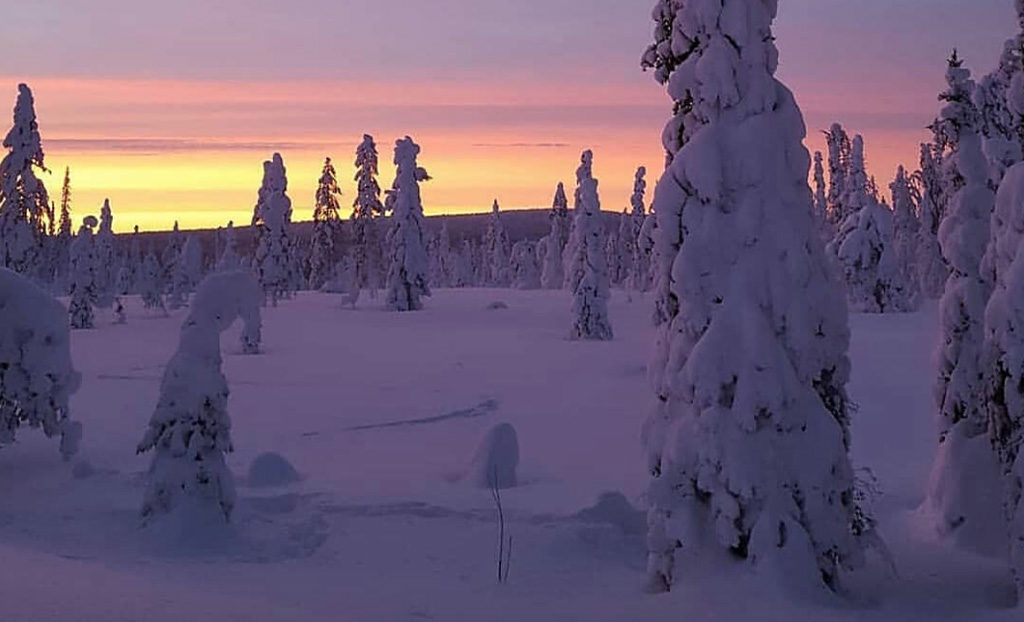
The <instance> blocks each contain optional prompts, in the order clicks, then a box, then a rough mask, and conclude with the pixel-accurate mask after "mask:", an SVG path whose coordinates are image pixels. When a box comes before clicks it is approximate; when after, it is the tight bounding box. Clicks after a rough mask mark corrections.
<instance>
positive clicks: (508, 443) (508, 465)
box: [467, 423, 519, 488]
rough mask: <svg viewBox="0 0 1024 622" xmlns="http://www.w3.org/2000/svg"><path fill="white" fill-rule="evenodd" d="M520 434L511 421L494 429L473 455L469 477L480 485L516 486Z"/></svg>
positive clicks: (492, 486)
mask: <svg viewBox="0 0 1024 622" xmlns="http://www.w3.org/2000/svg"><path fill="white" fill-rule="evenodd" d="M518 466H519V437H518V435H517V434H516V429H515V428H514V427H512V424H510V423H499V424H498V425H496V426H494V427H493V428H491V429H490V430H489V431H488V432H487V434H486V435H485V436H484V438H483V440H482V441H481V442H480V446H479V447H478V448H477V450H476V454H475V455H474V456H473V462H472V464H471V465H470V468H469V472H468V473H467V477H468V478H469V479H471V480H472V482H473V484H474V485H475V486H479V487H481V488H494V487H497V488H515V487H516V486H517V485H518V482H517V479H516V468H517V467H518Z"/></svg>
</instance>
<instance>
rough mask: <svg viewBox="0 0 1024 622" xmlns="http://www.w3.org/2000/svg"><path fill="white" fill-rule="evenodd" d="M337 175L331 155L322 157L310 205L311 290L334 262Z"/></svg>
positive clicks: (337, 227) (338, 212)
mask: <svg viewBox="0 0 1024 622" xmlns="http://www.w3.org/2000/svg"><path fill="white" fill-rule="evenodd" d="M339 196H341V190H340V189H339V188H338V179H337V176H336V175H335V172H334V165H333V164H331V159H330V158H327V159H326V160H325V161H324V168H323V171H322V172H321V173H320V182H319V184H318V185H317V189H316V207H315V208H314V209H313V249H312V256H311V260H310V264H311V265H310V275H309V285H310V287H311V288H312V289H314V290H319V289H320V288H321V287H323V286H324V283H326V282H327V281H328V280H329V279H330V278H331V275H332V273H333V271H334V264H335V263H336V262H337V257H336V255H337V253H336V250H335V246H336V244H337V243H338V236H339V234H340V233H341V205H340V204H339V203H338V197H339Z"/></svg>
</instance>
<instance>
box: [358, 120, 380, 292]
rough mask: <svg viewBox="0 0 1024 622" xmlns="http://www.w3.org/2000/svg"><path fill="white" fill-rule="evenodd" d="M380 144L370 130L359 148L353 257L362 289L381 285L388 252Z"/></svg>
mask: <svg viewBox="0 0 1024 622" xmlns="http://www.w3.org/2000/svg"><path fill="white" fill-rule="evenodd" d="M377 164H378V161H377V145H376V144H375V143H374V142H373V137H372V136H370V135H369V134H366V135H364V136H363V142H362V143H360V144H359V146H358V147H357V148H356V160H355V166H356V174H355V182H356V198H355V201H353V203H352V218H351V223H352V260H353V264H354V270H355V274H356V286H357V287H358V288H359V289H370V290H371V291H375V290H377V289H378V288H380V287H381V285H382V282H383V278H382V272H383V269H384V268H383V266H384V253H383V242H384V239H383V236H382V235H381V224H380V222H381V220H382V219H383V217H384V204H383V203H381V200H380V185H378V184H377Z"/></svg>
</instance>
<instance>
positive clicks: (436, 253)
mask: <svg viewBox="0 0 1024 622" xmlns="http://www.w3.org/2000/svg"><path fill="white" fill-rule="evenodd" d="M429 238H430V239H429V241H428V242H427V261H428V263H429V269H428V271H427V276H428V278H429V279H428V280H429V281H430V286H431V287H451V286H452V276H453V274H454V271H455V266H454V264H455V261H454V259H453V258H452V239H451V234H450V233H449V232H448V221H447V220H446V221H444V222H443V223H441V229H440V230H439V231H438V232H437V235H433V236H429Z"/></svg>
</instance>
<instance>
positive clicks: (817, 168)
mask: <svg viewBox="0 0 1024 622" xmlns="http://www.w3.org/2000/svg"><path fill="white" fill-rule="evenodd" d="M826 188H827V186H826V185H825V167H824V166H823V164H822V157H821V152H820V151H815V152H814V220H815V221H816V222H817V223H818V230H819V231H820V232H821V239H822V240H823V241H824V242H828V241H829V240H831V239H832V237H833V236H834V235H835V230H834V229H833V227H832V225H831V224H830V223H829V219H828V216H829V214H828V195H827V194H826Z"/></svg>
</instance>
